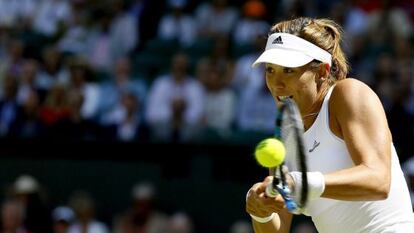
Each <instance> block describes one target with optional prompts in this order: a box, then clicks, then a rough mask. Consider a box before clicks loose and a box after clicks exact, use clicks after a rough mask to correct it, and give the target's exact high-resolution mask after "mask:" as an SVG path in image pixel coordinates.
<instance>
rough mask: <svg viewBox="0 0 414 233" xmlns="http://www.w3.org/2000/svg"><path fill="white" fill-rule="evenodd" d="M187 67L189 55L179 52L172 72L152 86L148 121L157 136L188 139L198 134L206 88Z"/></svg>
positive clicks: (179, 139)
mask: <svg viewBox="0 0 414 233" xmlns="http://www.w3.org/2000/svg"><path fill="white" fill-rule="evenodd" d="M187 68H188V57H187V55H186V54H183V53H178V54H176V55H175V56H174V58H173V61H172V66H171V72H170V73H169V74H167V75H164V76H160V77H158V78H157V79H156V80H155V81H154V83H153V85H152V87H151V89H150V92H149V95H148V102H147V111H146V120H147V122H148V123H149V126H150V128H151V132H152V133H153V134H154V135H153V136H154V137H155V139H158V140H167V141H168V140H178V141H183V140H184V141H186V140H190V139H192V138H193V137H194V136H195V135H197V133H198V128H199V126H200V123H201V117H202V113H203V111H204V106H203V99H204V91H203V88H202V86H201V84H200V83H199V82H198V81H197V80H195V79H194V78H193V77H191V76H189V74H188V72H187Z"/></svg>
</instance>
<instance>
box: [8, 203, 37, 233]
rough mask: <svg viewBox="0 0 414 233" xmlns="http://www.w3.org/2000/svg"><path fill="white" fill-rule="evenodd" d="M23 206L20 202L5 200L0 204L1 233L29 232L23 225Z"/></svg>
mask: <svg viewBox="0 0 414 233" xmlns="http://www.w3.org/2000/svg"><path fill="white" fill-rule="evenodd" d="M23 219H24V207H23V206H22V205H21V203H19V202H17V201H13V200H6V201H4V202H3V203H2V206H1V228H0V232H1V233H30V232H31V231H28V230H27V229H26V228H25V227H24V225H23Z"/></svg>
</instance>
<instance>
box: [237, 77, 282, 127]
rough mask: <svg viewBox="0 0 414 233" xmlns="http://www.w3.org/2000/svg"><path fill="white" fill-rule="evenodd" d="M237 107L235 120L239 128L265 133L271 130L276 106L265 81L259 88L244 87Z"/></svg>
mask: <svg viewBox="0 0 414 233" xmlns="http://www.w3.org/2000/svg"><path fill="white" fill-rule="evenodd" d="M238 107H239V108H238V113H237V115H236V116H237V119H236V122H237V126H238V127H239V129H241V130H245V131H252V132H263V133H267V134H269V133H272V132H273V130H274V119H275V117H276V114H277V107H276V103H275V100H274V99H273V97H272V96H271V95H270V93H269V91H268V89H267V86H266V83H264V82H263V83H262V86H261V87H260V88H249V89H245V90H244V91H243V93H241V96H240V99H239V103H238Z"/></svg>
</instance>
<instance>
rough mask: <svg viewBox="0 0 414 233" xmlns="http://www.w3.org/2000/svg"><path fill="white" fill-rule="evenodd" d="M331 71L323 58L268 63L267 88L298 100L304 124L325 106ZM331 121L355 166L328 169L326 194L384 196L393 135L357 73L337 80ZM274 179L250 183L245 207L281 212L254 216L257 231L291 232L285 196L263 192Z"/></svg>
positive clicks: (353, 198) (276, 94)
mask: <svg viewBox="0 0 414 233" xmlns="http://www.w3.org/2000/svg"><path fill="white" fill-rule="evenodd" d="M327 75H328V70H327V68H326V66H325V65H324V64H321V65H320V66H319V67H316V68H314V67H312V66H311V65H310V64H307V65H304V66H302V67H297V68H287V67H281V66H278V65H274V64H267V65H266V84H267V87H268V89H269V90H270V92H271V93H272V95H273V97H274V98H275V99H277V98H278V97H280V96H290V97H292V98H293V99H294V100H295V102H296V103H297V105H298V108H299V111H300V113H301V115H302V119H303V122H304V127H305V130H306V129H308V128H309V127H311V126H312V124H313V122H314V121H315V119H316V117H317V116H316V115H312V113H315V112H319V110H320V108H321V106H322V102H323V98H324V96H325V95H326V92H325V91H324V88H323V87H326V85H327ZM361 100H363V101H361ZM329 126H330V129H331V131H332V132H333V133H334V134H335V135H336V136H338V137H339V138H341V139H342V140H344V141H345V144H346V146H347V149H348V151H349V153H350V156H351V159H352V160H353V162H354V164H355V166H354V167H351V168H348V169H343V170H339V171H335V172H332V173H329V174H324V176H325V191H324V193H323V194H322V197H324V198H331V199H336V200H345V201H373V200H383V199H386V198H387V196H388V193H389V189H390V178H391V149H390V148H391V142H392V138H391V133H390V130H389V128H388V124H387V120H386V116H385V112H384V110H383V107H382V105H381V102H380V100H379V99H378V97H377V95H376V94H375V93H374V92H373V91H372V90H371V89H370V88H369V87H368V86H366V85H365V84H363V83H362V82H360V81H358V80H355V79H344V80H340V81H338V82H336V86H335V88H334V90H333V92H332V95H331V98H330V100H329ZM333 156H334V155H333ZM270 181H271V179H270V177H267V178H266V179H265V180H264V181H263V182H260V183H257V184H255V185H253V186H252V188H251V189H250V191H249V193H248V195H247V198H246V211H247V212H248V213H250V214H253V215H256V216H258V217H266V216H269V215H270V214H271V213H272V212H275V213H277V214H276V215H275V216H276V217H274V219H273V220H272V221H270V222H268V223H258V222H256V221H253V227H254V229H255V232H282V233H285V232H286V233H288V232H289V230H290V225H291V220H292V215H291V214H290V213H288V212H287V210H286V208H285V207H284V203H283V200H282V198H281V197H280V196H278V197H276V198H269V197H266V196H265V194H264V191H265V187H266V186H267V184H269V183H270ZM288 182H290V185H293V184H292V182H291V181H288Z"/></svg>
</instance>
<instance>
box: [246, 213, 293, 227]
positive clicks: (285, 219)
mask: <svg viewBox="0 0 414 233" xmlns="http://www.w3.org/2000/svg"><path fill="white" fill-rule="evenodd" d="M252 222H253V229H254V232H255V233H268V232H272V233H289V232H290V225H291V223H292V214H290V213H289V212H288V211H287V210H286V209H284V210H283V211H280V212H279V213H277V214H275V217H274V218H273V220H272V221H270V222H268V223H258V222H256V221H254V220H252Z"/></svg>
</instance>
